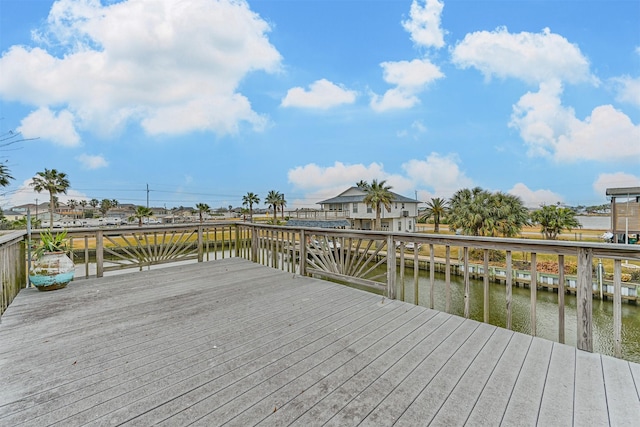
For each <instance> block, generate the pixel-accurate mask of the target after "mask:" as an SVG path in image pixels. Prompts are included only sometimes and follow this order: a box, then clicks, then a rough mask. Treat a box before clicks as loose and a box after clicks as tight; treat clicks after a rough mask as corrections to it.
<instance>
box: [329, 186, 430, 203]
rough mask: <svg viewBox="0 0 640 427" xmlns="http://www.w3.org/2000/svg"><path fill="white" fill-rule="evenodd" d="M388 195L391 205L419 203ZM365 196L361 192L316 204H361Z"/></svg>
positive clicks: (394, 194)
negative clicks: (391, 197) (390, 197)
mask: <svg viewBox="0 0 640 427" xmlns="http://www.w3.org/2000/svg"><path fill="white" fill-rule="evenodd" d="M351 188H355V187H351ZM351 188H350V189H351ZM350 189H349V190H350ZM349 190H347V191H349ZM344 193H346V191H345V192H343V193H342V194H344ZM390 193H391V194H392V196H393V199H391V202H392V203H420V201H419V200H416V199H410V198H408V197H405V196H402V195H400V194H398V193H394V192H393V191H390ZM366 196H367V194H366V193H365V192H363V193H362V194H352V195H348V196H342V195H340V196H336V197H332V198H330V199H327V200H323V201H321V202H318V203H317V204H319V205H322V204H335V203H362V202H363V200H364V198H365V197H366Z"/></svg>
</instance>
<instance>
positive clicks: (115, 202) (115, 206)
mask: <svg viewBox="0 0 640 427" xmlns="http://www.w3.org/2000/svg"><path fill="white" fill-rule="evenodd" d="M118 206H120V202H118V201H117V200H116V199H111V207H112V208H117V207H118Z"/></svg>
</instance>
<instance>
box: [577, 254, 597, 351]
mask: <svg viewBox="0 0 640 427" xmlns="http://www.w3.org/2000/svg"><path fill="white" fill-rule="evenodd" d="M592 266H593V249H590V248H578V277H577V283H576V288H577V289H576V295H577V298H576V299H577V310H576V315H577V317H578V318H577V328H576V330H577V341H576V344H577V346H578V348H579V349H580V350H585V351H589V352H593V272H592V271H591V270H592Z"/></svg>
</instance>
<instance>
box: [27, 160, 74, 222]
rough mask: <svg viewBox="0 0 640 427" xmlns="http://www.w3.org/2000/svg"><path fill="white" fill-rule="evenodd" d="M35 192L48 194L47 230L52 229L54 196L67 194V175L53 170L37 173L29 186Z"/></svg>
mask: <svg viewBox="0 0 640 427" xmlns="http://www.w3.org/2000/svg"><path fill="white" fill-rule="evenodd" d="M30 185H31V186H32V187H33V189H34V190H35V191H37V192H38V193H41V192H43V191H48V192H49V229H52V228H53V209H54V206H55V203H54V201H55V196H56V194H58V193H63V194H67V190H68V189H69V186H70V184H69V180H68V179H67V174H66V173H64V172H58V171H57V170H55V169H51V170H49V169H46V168H45V170H44V172H38V173H37V174H36V176H35V177H33V180H32V181H31V184H30Z"/></svg>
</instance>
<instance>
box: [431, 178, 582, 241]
mask: <svg viewBox="0 0 640 427" xmlns="http://www.w3.org/2000/svg"><path fill="white" fill-rule="evenodd" d="M428 220H433V223H434V232H436V233H438V232H439V227H440V223H442V222H446V223H447V224H448V225H449V229H453V230H456V232H459V233H460V234H464V235H468V236H492V237H496V236H502V237H516V236H518V235H519V234H520V233H521V231H522V229H523V227H525V226H530V225H539V226H540V232H541V233H542V234H543V235H544V238H545V239H550V240H555V239H557V238H558V236H559V235H560V234H561V233H562V232H564V231H571V230H572V229H574V228H580V227H582V226H581V225H580V222H579V221H578V220H577V219H576V213H575V211H574V210H573V209H571V208H568V207H562V206H560V205H559V204H556V205H545V204H543V205H541V206H540V208H539V209H536V210H534V211H533V212H530V211H529V209H527V208H526V207H525V206H524V204H523V202H522V200H521V199H520V198H519V197H518V196H514V195H512V194H507V193H503V192H500V191H498V192H495V193H492V192H490V191H487V190H484V189H482V188H480V187H475V188H472V189H469V188H465V189H462V190H458V191H456V192H455V193H454V194H453V196H452V197H451V198H450V199H448V200H447V199H442V198H432V199H431V200H430V201H428V202H427V209H426V210H425V211H424V213H423V214H422V215H421V216H420V217H419V221H422V222H426V221H428Z"/></svg>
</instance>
